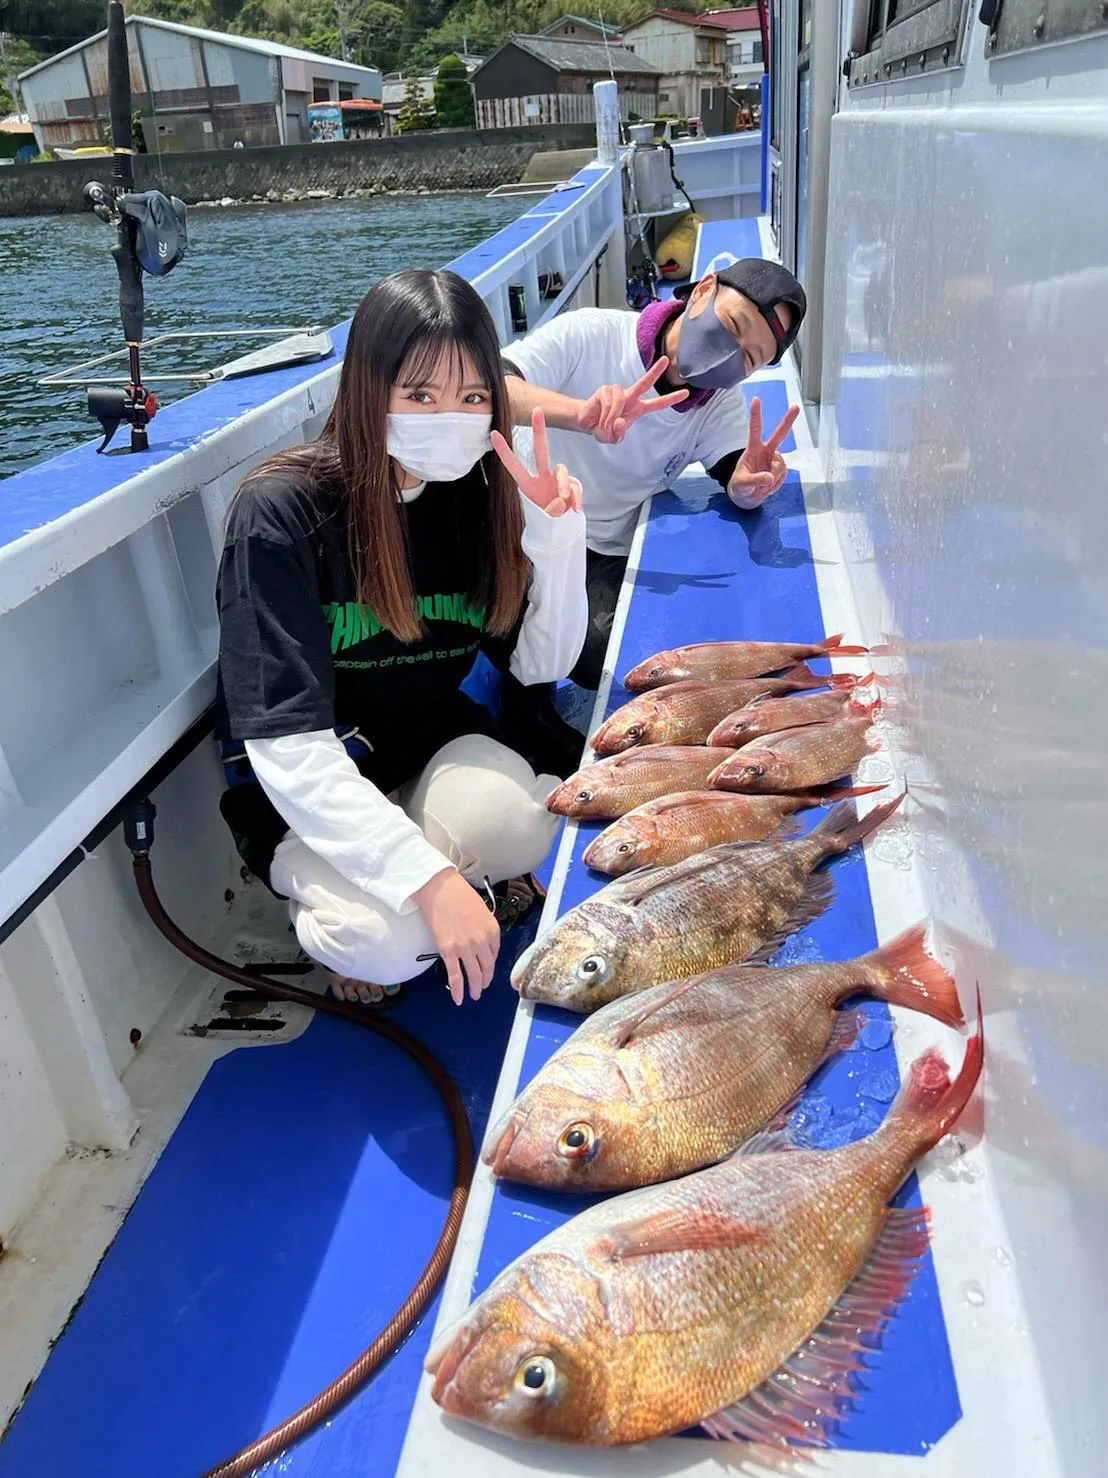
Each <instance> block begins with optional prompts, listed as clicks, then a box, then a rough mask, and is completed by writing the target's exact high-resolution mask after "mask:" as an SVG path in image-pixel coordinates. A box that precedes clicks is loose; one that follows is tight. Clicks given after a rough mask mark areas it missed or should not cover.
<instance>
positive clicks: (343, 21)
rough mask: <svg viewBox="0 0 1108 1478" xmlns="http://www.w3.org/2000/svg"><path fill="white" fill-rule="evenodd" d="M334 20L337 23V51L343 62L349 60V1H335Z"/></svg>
mask: <svg viewBox="0 0 1108 1478" xmlns="http://www.w3.org/2000/svg"><path fill="white" fill-rule="evenodd" d="M335 19H336V20H337V21H338V23H339V51H340V53H341V54H342V59H343V61H344V62H348V61H349V60H350V43H349V42H348V41H347V39H346V37H347V30H348V28H349V26H350V0H335Z"/></svg>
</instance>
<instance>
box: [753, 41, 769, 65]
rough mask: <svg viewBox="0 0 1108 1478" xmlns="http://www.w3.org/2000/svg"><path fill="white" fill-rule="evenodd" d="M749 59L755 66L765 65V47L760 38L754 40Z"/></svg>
mask: <svg viewBox="0 0 1108 1478" xmlns="http://www.w3.org/2000/svg"><path fill="white" fill-rule="evenodd" d="M750 60H751V61H752V62H753V63H754V64H755V65H756V66H759V67H763V66H765V61H766V50H765V47H764V46H763V45H762V43H761V41H760V40H758V41H755V43H754V45H753V47H752V48H751V54H750Z"/></svg>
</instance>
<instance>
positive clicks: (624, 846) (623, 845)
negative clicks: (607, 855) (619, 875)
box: [616, 842, 635, 855]
mask: <svg viewBox="0 0 1108 1478" xmlns="http://www.w3.org/2000/svg"><path fill="white" fill-rule="evenodd" d="M634 850H635V849H634V847H633V846H632V845H631V843H630V842H620V844H619V846H618V847H617V848H616V851H617V852H622V853H624V855H626V854H627V853H628V852H633V851H634Z"/></svg>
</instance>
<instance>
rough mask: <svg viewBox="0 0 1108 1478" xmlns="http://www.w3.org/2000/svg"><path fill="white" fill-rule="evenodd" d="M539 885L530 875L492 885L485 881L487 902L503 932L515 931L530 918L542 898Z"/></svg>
mask: <svg viewBox="0 0 1108 1478" xmlns="http://www.w3.org/2000/svg"><path fill="white" fill-rule="evenodd" d="M540 892H541V890H540V888H539V885H538V884H537V883H536V882H535V879H534V878H533V877H531V876H530V875H528V876H526V877H521V878H508V879H507V881H506V882H503V883H495V884H490V883H489V881H488V879H487V878H486V879H485V902H486V904H487V905H488V907H489V910H490V912H491V913H492V915H493V917H494V918H495V919H496V922H497V923H498V924H499V925H500V927H501V929H502V930H505V931H506V930H508V929H514V928H515V927H516V925H517V924H521V923H522V922H523V920H524V919H525V918H526V917H527V916H528V914H529V913H530V912H531V910H532V909H533V908H534V906H535V904H536V903H537V902H538V901H539V897H540Z"/></svg>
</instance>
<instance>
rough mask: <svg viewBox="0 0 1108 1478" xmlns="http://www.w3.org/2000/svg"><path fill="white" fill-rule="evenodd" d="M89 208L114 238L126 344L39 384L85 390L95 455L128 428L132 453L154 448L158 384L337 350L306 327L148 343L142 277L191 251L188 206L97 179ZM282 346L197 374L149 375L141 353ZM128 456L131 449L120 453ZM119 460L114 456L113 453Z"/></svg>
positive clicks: (203, 381)
mask: <svg viewBox="0 0 1108 1478" xmlns="http://www.w3.org/2000/svg"><path fill="white" fill-rule="evenodd" d="M84 197H85V202H86V205H87V206H88V207H89V208H90V209H91V210H92V211H93V212H94V214H95V215H96V216H97V217H98V218H99V219H100V220H102V221H103V222H104V223H105V224H106V225H108V226H112V227H113V228H114V229H115V232H116V242H115V245H114V246H113V247H112V257H113V259H114V261H115V265H116V270H117V272H118V274H119V309H120V319H121V321H122V324H123V338H124V341H125V343H124V346H123V347H122V348H118V349H112V350H109V351H108V352H107V353H106V354H100V355H97V356H96V357H94V358H92V359H86V360H82V361H81V363H79V364H75V365H71V366H68V367H67V368H66V369H64V370H59V371H57V372H55V373H54V374H51V375H46V376H45V377H44V378H42V379H40V380H39V381H38V384H39V385H47V386H57V385H65V386H79V387H80V388H82V389H83V390H84V391H85V392H86V396H87V405H88V413H89V415H90V416H92V417H93V418H94V420H97V421H99V423H100V428H101V430H102V431H103V433H104V439H103V440H102V441H101V443H100V445H99V446H98V447H97V448H96V450H97V452H104V451H106V450H107V448H108V446H109V444H110V443H111V441H112V438H113V437H114V436H115V434H116V432H117V431H118V430H119V428H120V426H122V425H123V424H126V425H128V426H129V427H130V428H131V442H130V447H129V450H130V451H132V452H145V451H148V450H149V448H150V441H149V437H148V434H147V427H148V426H149V424H150V422H151V421H152V420H153V419H154V417H155V415H156V414H157V411H158V397H157V395H156V394H155V393H154V391H153V390H152V389H151V388H150V386H151V385H152V384H153V383H154V382H158V383H160V384H166V383H169V384H174V383H176V384H193V385H196V386H201V385H207V384H212V383H213V382H214V381H216V380H225V379H232V378H235V377H238V376H241V375H248V374H256V373H259V372H261V371H264V370H271V369H280V368H285V367H288V366H292V365H298V364H306V363H310V362H311V361H313V360H316V359H323V358H326V357H327V356H328V355H329V354H331V353H332V352H333V345H332V342H331V338H330V335H329V334H328V333H327V332H326V330H325V329H323V328H322V327H320V326H319V325H318V324H312V325H310V326H308V327H305V328H289V327H281V328H265V329H260V328H253V329H230V330H227V329H219V330H205V329H200V330H195V331H183V332H174V333H165V334H158V335H156V336H155V337H154V338H151V339H144V338H143V326H144V317H145V313H144V306H145V305H144V297H143V287H142V281H143V275H144V274H146V275H148V276H150V277H165V276H166V275H167V274H168V273H170V272H172V271H173V268H174V267H176V266H177V265H178V263H179V262H180V261H181V260H182V258H183V257H184V256H185V253H186V252H187V251H188V245H189V237H188V213H187V210H186V207H185V203H184V201H182V200H178V198H177V197H176V196H175V195H163V194H162V192H161V191H160V190H145V191H141V192H136V191H130V190H123V189H119V188H114V189H108V188H106V187H105V186H104V185H101V184H99V183H98V182H97V181H95V180H93V181H91V182H90V183H89V184H87V185H86V186H85V190H84ZM213 338H218V339H244V338H245V339H264V340H276V341H277V342H274V343H270V344H268V345H266V347H264V348H261V349H256V350H254V351H253V352H251V353H248V354H244V355H240V356H239V357H238V358H236V359H233V360H230V361H229V362H227V363H225V364H223V365H220V366H219V367H217V368H216V369H210V370H199V371H194V372H184V371H174V372H171V373H168V374H163V373H159V374H156V375H150V376H144V373H143V370H142V360H141V355H142V353H143V352H145V351H146V350H149V349H152V348H153V347H155V346H156V345H163V346H164V345H166V344H168V343H180V342H181V341H182V340H193V339H213ZM124 356H126V358H127V361H128V371H129V373H128V374H126V375H99V376H93V375H90V373H89V371H93V370H96V369H98V368H100V367H102V366H106V365H109V364H110V363H111V362H112V361H114V360H116V359H120V358H123V357H124ZM117 450H125V449H117ZM112 455H115V453H112Z"/></svg>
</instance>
